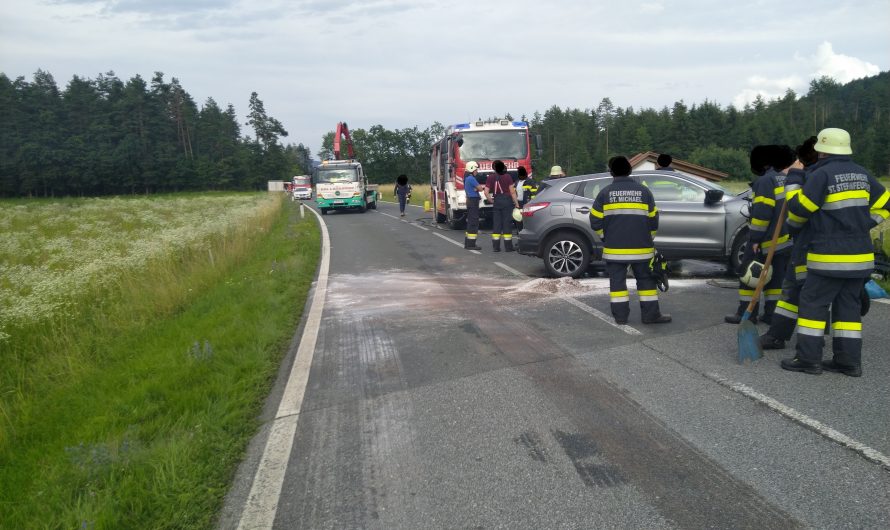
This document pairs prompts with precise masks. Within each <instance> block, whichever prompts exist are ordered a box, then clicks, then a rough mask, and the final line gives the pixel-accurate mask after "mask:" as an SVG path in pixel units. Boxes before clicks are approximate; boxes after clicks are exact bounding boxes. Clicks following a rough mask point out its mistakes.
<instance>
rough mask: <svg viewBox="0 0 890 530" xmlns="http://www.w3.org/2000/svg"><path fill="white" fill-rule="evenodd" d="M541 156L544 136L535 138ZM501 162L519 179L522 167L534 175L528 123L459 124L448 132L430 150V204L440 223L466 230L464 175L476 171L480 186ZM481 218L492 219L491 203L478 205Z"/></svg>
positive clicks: (450, 127)
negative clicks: (496, 162) (494, 164)
mask: <svg viewBox="0 0 890 530" xmlns="http://www.w3.org/2000/svg"><path fill="white" fill-rule="evenodd" d="M534 138H535V147H536V148H537V153H538V156H539V157H540V156H541V154H542V149H541V135H540V134H537V135H534ZM495 160H502V161H503V162H504V164H505V165H506V166H507V172H508V173H509V174H510V176H512V177H513V179H514V181H515V180H516V178H517V174H518V172H519V167H520V166H522V167H524V168H525V169H526V171H527V172H528V174H529V177H531V175H532V150H531V146H530V142H529V130H528V123H527V122H524V121H513V120H509V119H503V120H494V121H483V120H478V121H474V122H469V123H458V124H455V125H451V126H449V127H448V128H447V129H446V130H445V137H444V138H442V139H440V140H438V141H437V142H436V143H434V144H433V145H432V146H431V147H430V201H431V202H432V206H433V212H434V216H435V219H436V222H437V223H445V222H447V223H448V226H449V227H450V228H452V229H454V230H458V229H463V228H464V226H465V225H466V219H467V195H466V192H465V191H464V174H466V173H467V172H471V171H472V170H473V169H472V168H474V167H475V168H476V169H478V171H479V175H478V176H477V177H476V178H477V179H478V180H479V182H480V183H485V180H486V178H487V177H488V174H490V173H492V172H493V171H494V170H493V169H492V167H491V165H492V163H494V161H495ZM479 209H480V212H479V213H480V216H481V217H482V218H490V217H491V207H490V203H485V202H482V203H481V204H480V205H479Z"/></svg>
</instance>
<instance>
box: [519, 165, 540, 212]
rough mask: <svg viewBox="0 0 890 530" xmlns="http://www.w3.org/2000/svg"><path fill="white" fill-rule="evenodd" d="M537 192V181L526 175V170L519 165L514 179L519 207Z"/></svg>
mask: <svg viewBox="0 0 890 530" xmlns="http://www.w3.org/2000/svg"><path fill="white" fill-rule="evenodd" d="M537 193H538V183H537V182H536V181H535V179H533V178H531V177H529V176H528V171H527V170H526V169H525V168H524V167H523V166H519V170H518V172H517V180H516V195H517V197H518V198H519V207H520V208H522V207H523V206H525V205H526V203H528V201H530V200H532V199H534V198H535V194H537Z"/></svg>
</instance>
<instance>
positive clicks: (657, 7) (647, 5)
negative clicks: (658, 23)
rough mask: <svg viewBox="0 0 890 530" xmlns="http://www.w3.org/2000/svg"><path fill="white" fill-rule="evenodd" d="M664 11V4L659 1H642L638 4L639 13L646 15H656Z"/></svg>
mask: <svg viewBox="0 0 890 530" xmlns="http://www.w3.org/2000/svg"><path fill="white" fill-rule="evenodd" d="M662 11H664V4H662V3H661V2H643V3H642V4H640V13H643V14H646V15H657V14H659V13H661V12H662Z"/></svg>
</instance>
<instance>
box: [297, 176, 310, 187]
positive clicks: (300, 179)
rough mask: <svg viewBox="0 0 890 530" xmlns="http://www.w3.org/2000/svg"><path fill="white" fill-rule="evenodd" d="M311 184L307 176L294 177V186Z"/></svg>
mask: <svg viewBox="0 0 890 530" xmlns="http://www.w3.org/2000/svg"><path fill="white" fill-rule="evenodd" d="M311 184H312V182H310V179H309V177H294V186H310V185H311Z"/></svg>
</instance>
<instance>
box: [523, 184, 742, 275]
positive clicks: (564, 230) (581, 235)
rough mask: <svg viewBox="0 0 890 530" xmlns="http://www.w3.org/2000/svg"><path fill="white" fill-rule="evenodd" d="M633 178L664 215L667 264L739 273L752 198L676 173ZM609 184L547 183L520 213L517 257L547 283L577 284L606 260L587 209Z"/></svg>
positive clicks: (661, 244) (658, 242) (658, 241)
mask: <svg viewBox="0 0 890 530" xmlns="http://www.w3.org/2000/svg"><path fill="white" fill-rule="evenodd" d="M631 178H632V179H634V180H636V181H637V182H640V183H641V184H643V185H644V186H647V187H648V188H649V189H650V190H652V195H653V196H654V197H655V203H656V206H657V207H658V211H659V227H658V234H657V235H656V237H655V248H657V249H658V250H659V251H660V252H661V253H662V254H664V256H665V257H666V258H667V259H669V260H679V259H692V258H694V259H708V260H726V261H727V264H728V266H730V267H732V268H733V269H735V268H736V267H738V265H739V263H740V262H741V259H742V254H743V253H744V248H745V244H746V242H747V240H748V228H747V220H748V218H747V216H748V211H749V201H750V199H749V197H748V196H749V195H750V191H746V192H744V193H741V194H739V195H733V194H731V193H729V192H728V191H727V190H725V189H724V188H722V187H720V186H719V185H718V184H715V183H713V182H710V181H707V180H705V179H702V178H699V177H693V176H689V175H686V174H683V173H679V172H675V171H671V172H667V171H640V172H636V173H633V174H632V175H631ZM611 182H612V176H611V175H610V174H609V173H596V174H591V175H578V176H573V177H565V178H561V179H558V180H548V181H545V182H543V183H542V187H541V189H539V191H538V194H537V196H536V197H535V199H534V200H532V201H531V202H530V203H528V204H526V205H525V207H524V208H523V209H522V217H523V220H522V221H523V223H522V224H523V228H522V231H521V232H520V233H519V252H520V253H522V254H526V255H530V256H536V257H539V258H541V259H542V260H543V261H544V268H545V269H546V270H547V273H548V274H549V275H550V276H554V277H563V276H571V277H574V278H578V277H580V276H581V275H583V274H584V273H585V272H587V270H588V268H589V266H590V264H591V263H593V262H599V261H601V260H602V242H601V241H600V239H599V237H598V236H597V235H596V234H595V233H594V232H593V230H592V229H591V228H590V207H591V206H592V205H593V201H594V199H595V198H596V196H597V194H598V193H599V192H600V190H602V189H603V188H604V187H606V186H607V185H609V184H610V183H611Z"/></svg>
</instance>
